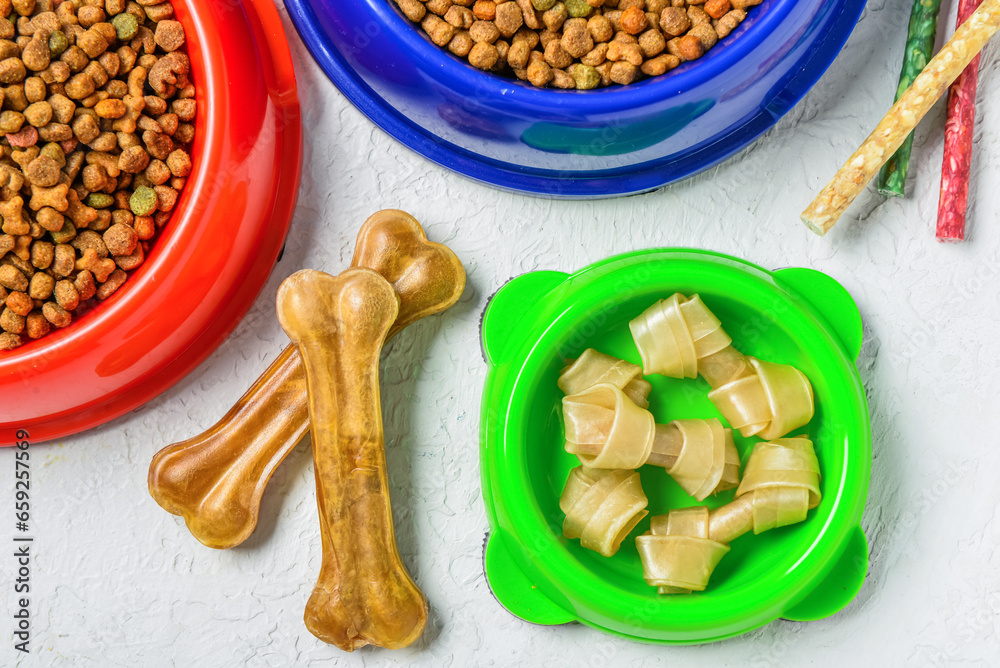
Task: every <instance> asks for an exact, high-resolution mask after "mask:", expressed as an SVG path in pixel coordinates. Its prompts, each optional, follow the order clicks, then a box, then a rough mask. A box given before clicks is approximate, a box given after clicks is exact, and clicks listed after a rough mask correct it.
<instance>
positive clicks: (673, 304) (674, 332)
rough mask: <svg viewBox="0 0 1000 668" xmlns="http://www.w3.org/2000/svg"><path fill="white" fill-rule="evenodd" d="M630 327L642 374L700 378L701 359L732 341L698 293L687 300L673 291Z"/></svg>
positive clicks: (644, 312)
mask: <svg viewBox="0 0 1000 668" xmlns="http://www.w3.org/2000/svg"><path fill="white" fill-rule="evenodd" d="M628 326H629V329H630V330H632V338H633V339H634V340H635V347H636V348H638V349H639V355H640V356H642V369H643V373H647V374H649V373H658V374H660V375H663V376H669V377H671V378H697V377H698V371H699V368H698V367H699V364H698V363H699V361H700V360H701V359H703V358H705V357H708V356H710V355H713V354H714V353H717V352H719V351H720V350H722V349H724V348H726V347H728V346H729V345H730V344H731V343H732V342H733V340H732V339H731V338H729V335H728V334H726V332H725V330H723V329H722V323H720V322H719V319H718V318H716V317H715V315H714V314H713V313H712V312H711V311H710V310H708V307H707V306H705V304H704V303H703V302H702V301H701V297H699V296H698V295H694V296H693V297H691V298H690V299H688V298H687V297H685V296H684V295H682V294H680V293H677V294H673V295H671V296H670V297H668V298H667V299H662V300H660V301H658V302H656V303H655V304H653V305H652V306H650V307H649V308H648V309H646V310H645V311H643V312H642V315H640V316H639V317H638V318H636V319H634V320H632V321H631V322H629V324H628Z"/></svg>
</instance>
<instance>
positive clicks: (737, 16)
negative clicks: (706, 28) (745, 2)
mask: <svg viewBox="0 0 1000 668" xmlns="http://www.w3.org/2000/svg"><path fill="white" fill-rule="evenodd" d="M746 17H747V13H746V12H745V11H743V10H742V9H734V10H732V11H730V12H728V13H727V14H726V15H725V16H723V17H722V18H721V19H719V20H718V21H716V23H715V32H716V34H718V35H719V39H723V38H724V37H728V36H729V34H730V33H731V32H733V31H734V30H736V28H737V27H738V26H739V25H740V24H741V23H743V19H745V18H746Z"/></svg>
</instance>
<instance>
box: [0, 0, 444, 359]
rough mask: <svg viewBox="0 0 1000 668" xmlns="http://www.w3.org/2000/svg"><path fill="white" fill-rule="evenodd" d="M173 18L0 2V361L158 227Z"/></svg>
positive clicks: (62, 4)
mask: <svg viewBox="0 0 1000 668" xmlns="http://www.w3.org/2000/svg"><path fill="white" fill-rule="evenodd" d="M414 1H415V0H414ZM448 4H449V5H451V4H456V5H458V6H461V3H451V2H450V0H448ZM421 7H422V5H421ZM173 17H174V10H173V6H172V5H171V4H170V2H168V1H165V0H135V1H133V0H0V103H2V109H0V350H9V349H11V348H16V347H17V346H19V345H21V344H23V343H24V342H25V341H27V340H29V339H38V338H40V337H42V336H45V335H46V334H48V333H49V332H50V331H51V330H53V329H56V328H60V327H66V326H67V325H69V324H70V323H71V322H72V321H73V317H74V316H76V315H80V314H81V313H83V312H84V311H86V310H87V309H89V308H91V307H92V306H93V305H94V303H95V300H103V299H107V298H108V297H110V296H111V295H112V294H113V293H114V292H115V291H116V290H117V289H118V288H119V287H121V285H122V284H123V283H125V281H126V280H127V279H128V274H127V273H126V272H129V271H131V270H133V269H135V268H137V267H138V266H140V265H141V264H142V263H143V261H144V260H145V258H146V254H147V253H148V252H149V247H150V244H151V243H152V240H153V237H154V236H155V233H156V230H157V229H158V228H160V227H161V226H162V225H164V224H165V223H166V221H167V220H169V218H170V212H171V211H172V210H173V208H174V206H175V204H176V203H177V197H178V194H179V192H180V190H182V189H183V188H184V184H185V181H186V179H187V177H188V175H189V174H190V173H191V156H190V154H189V153H188V146H189V145H190V143H191V141H192V139H193V137H194V124H193V121H194V118H195V110H196V103H195V99H194V97H195V90H194V86H193V85H192V84H191V82H190V80H189V79H188V74H189V73H190V69H191V68H190V62H189V61H188V57H187V55H186V54H185V53H184V51H183V47H184V44H185V37H184V28H183V26H181V24H180V23H179V22H177V21H175V20H173ZM446 25H449V26H450V24H446Z"/></svg>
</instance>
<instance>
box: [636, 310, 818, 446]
mask: <svg viewBox="0 0 1000 668" xmlns="http://www.w3.org/2000/svg"><path fill="white" fill-rule="evenodd" d="M629 328H630V329H631V330H632V338H633V339H634V341H635V345H636V348H638V349H639V354H640V355H641V356H642V360H643V362H642V364H643V370H644V372H645V373H659V374H662V375H665V376H670V377H672V378H695V377H696V376H697V375H698V374H699V373H700V374H701V375H702V376H704V377H705V380H706V381H708V384H709V385H710V386H711V387H712V388H714V389H713V390H712V391H711V392H709V393H708V398H709V399H710V400H711V401H712V403H714V404H715V407H716V408H717V409H718V410H719V412H720V413H722V416H723V417H724V418H726V420H728V421H729V423H730V424H731V425H732V426H733V428H734V429H738V430H739V431H740V433H741V434H742V435H743V436H754V435H759V436H760V437H761V438H765V439H772V438H779V437H781V436H784V435H785V434H787V433H788V432H790V431H792V430H793V429H798V428H799V427H801V426H803V425H805V424H806V423H807V422H809V420H811V419H812V416H813V394H812V386H811V385H810V384H809V379H808V378H806V377H805V375H804V374H803V373H802V372H801V371H799V370H798V369H796V368H794V367H792V366H789V365H787V364H776V363H773V362H763V361H761V360H758V359H755V358H753V357H747V356H745V355H743V353H741V352H740V351H738V350H736V349H735V348H733V346H732V339H731V338H730V337H729V335H728V334H726V332H725V330H723V328H722V323H721V322H720V321H719V319H718V318H716V317H715V315H714V314H713V313H712V312H711V311H710V310H709V308H708V307H707V306H706V305H705V303H704V302H702V300H701V298H700V297H699V296H698V295H694V296H693V297H691V298H690V299H688V298H687V297H685V296H684V295H681V294H674V295H672V296H671V297H670V298H668V299H664V300H661V301H659V302H657V303H656V304H653V306H651V307H649V308H648V309H646V310H645V311H644V312H643V313H642V314H641V315H640V316H639V317H638V318H635V319H634V320H632V321H631V322H630V323H629Z"/></svg>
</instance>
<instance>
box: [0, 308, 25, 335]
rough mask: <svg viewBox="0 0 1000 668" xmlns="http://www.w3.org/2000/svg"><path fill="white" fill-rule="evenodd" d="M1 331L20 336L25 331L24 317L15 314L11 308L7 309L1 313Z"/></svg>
mask: <svg viewBox="0 0 1000 668" xmlns="http://www.w3.org/2000/svg"><path fill="white" fill-rule="evenodd" d="M0 329H3V330H4V331H5V332H10V333H11V334H20V333H21V332H23V331H24V316H23V315H18V314H17V313H14V311H12V310H11V309H10V307H5V308H4V310H3V313H0Z"/></svg>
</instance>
